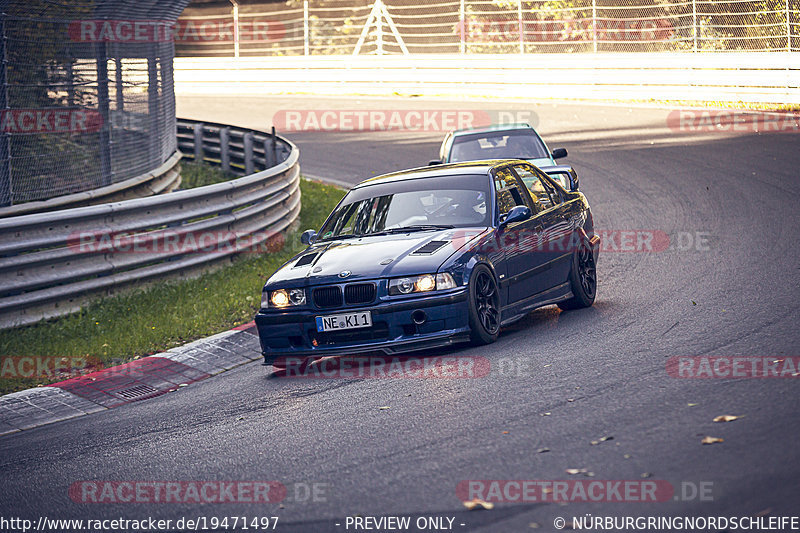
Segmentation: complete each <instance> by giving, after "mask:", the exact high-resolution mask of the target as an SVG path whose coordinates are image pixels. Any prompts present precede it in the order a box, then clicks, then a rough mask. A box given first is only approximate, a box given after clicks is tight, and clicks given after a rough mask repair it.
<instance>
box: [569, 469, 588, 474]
mask: <svg viewBox="0 0 800 533" xmlns="http://www.w3.org/2000/svg"><path fill="white" fill-rule="evenodd" d="M566 472H567V474H569V475H571V476H574V475H575V474H583V473H584V472H586V469H585V468H567V470H566Z"/></svg>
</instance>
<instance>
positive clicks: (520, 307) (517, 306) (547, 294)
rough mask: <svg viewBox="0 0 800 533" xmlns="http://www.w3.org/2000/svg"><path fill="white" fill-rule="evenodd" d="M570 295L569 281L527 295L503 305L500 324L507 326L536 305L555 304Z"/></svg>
mask: <svg viewBox="0 0 800 533" xmlns="http://www.w3.org/2000/svg"><path fill="white" fill-rule="evenodd" d="M572 297H573V294H572V289H571V288H570V283H569V281H566V282H564V283H562V284H561V285H556V286H555V287H553V288H552V289H547V290H546V291H542V292H540V293H537V294H534V295H533V296H529V297H528V298H525V299H524V300H520V301H519V302H514V303H513V304H512V305H509V306H507V307H504V308H503V310H502V316H503V320H502V322H501V323H500V325H501V326H508V325H509V324H512V323H514V322H516V321H517V320H520V319H521V318H523V317H524V316H525V315H527V314H528V313H530V312H531V311H533V310H534V309H536V308H537V307H543V306H545V305H551V304H557V303H558V302H563V301H565V300H569V299H570V298H572ZM506 315H508V318H506Z"/></svg>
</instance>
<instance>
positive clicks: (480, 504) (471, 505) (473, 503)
mask: <svg viewBox="0 0 800 533" xmlns="http://www.w3.org/2000/svg"><path fill="white" fill-rule="evenodd" d="M463 503H464V507H466V508H467V509H468V510H470V511H475V510H478V511H481V510H483V509H486V510H490V509H494V504H493V503H490V502H485V501H483V500H479V499H478V498H475V499H473V500H470V501H468V502H463Z"/></svg>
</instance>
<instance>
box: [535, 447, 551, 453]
mask: <svg viewBox="0 0 800 533" xmlns="http://www.w3.org/2000/svg"><path fill="white" fill-rule="evenodd" d="M549 451H550V448H539V449H538V450H536V453H547V452H549Z"/></svg>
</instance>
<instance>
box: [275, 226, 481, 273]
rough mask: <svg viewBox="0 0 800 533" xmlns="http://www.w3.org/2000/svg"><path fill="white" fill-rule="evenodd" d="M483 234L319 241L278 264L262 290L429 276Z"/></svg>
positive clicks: (447, 232) (464, 231) (465, 231)
mask: <svg viewBox="0 0 800 533" xmlns="http://www.w3.org/2000/svg"><path fill="white" fill-rule="evenodd" d="M487 230H488V228H486V227H472V228H456V229H447V230H438V231H419V232H412V233H407V234H406V233H403V234H398V235H378V236H373V237H361V238H358V239H347V240H340V241H330V242H319V243H316V244H313V245H311V246H309V247H308V248H307V249H306V250H305V251H303V252H302V253H299V254H297V255H296V256H294V257H293V258H292V259H291V260H290V261H289V262H287V263H286V264H285V265H283V267H281V268H280V270H278V271H277V272H275V274H273V275H272V277H270V278H269V280H268V281H267V284H266V286H267V287H268V288H270V287H272V288H278V287H304V286H310V285H320V284H325V283H341V282H343V281H353V280H358V279H376V278H382V277H395V276H411V275H415V274H425V273H434V272H436V271H437V270H438V269H439V267H440V266H441V265H442V263H444V261H445V260H446V259H447V258H448V257H450V256H451V255H453V254H454V253H456V252H457V251H458V250H459V249H461V248H462V247H463V246H464V245H465V244H467V243H468V242H470V241H472V240H473V239H475V238H477V236H478V235H480V234H482V233H483V232H485V231H487Z"/></svg>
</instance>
